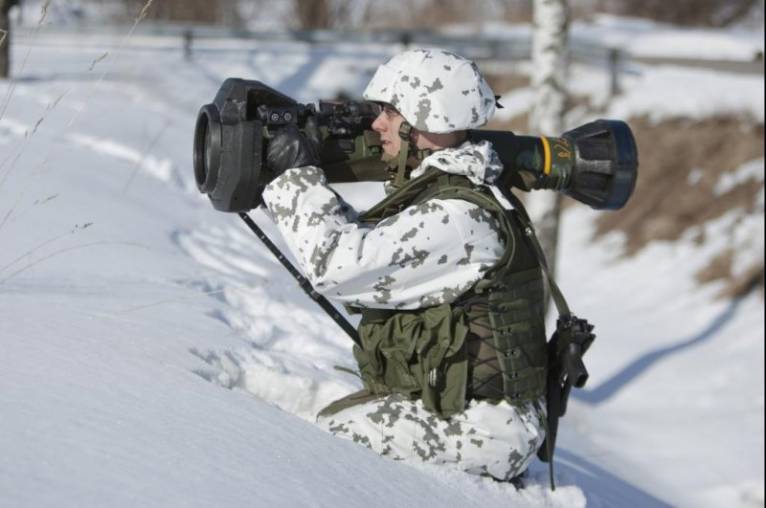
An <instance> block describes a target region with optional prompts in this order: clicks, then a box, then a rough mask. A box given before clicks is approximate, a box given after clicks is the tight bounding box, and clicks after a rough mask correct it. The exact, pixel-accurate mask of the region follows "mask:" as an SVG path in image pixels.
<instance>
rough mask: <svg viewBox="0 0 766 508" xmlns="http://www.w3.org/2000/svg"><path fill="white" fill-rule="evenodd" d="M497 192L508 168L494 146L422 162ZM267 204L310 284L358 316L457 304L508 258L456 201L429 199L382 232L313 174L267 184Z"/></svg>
mask: <svg viewBox="0 0 766 508" xmlns="http://www.w3.org/2000/svg"><path fill="white" fill-rule="evenodd" d="M429 166H431V167H436V168H438V169H440V170H442V171H445V172H448V173H452V174H460V175H465V176H467V177H468V178H469V179H470V180H471V181H472V182H473V183H476V184H479V185H487V186H491V185H492V184H493V183H494V181H495V179H496V178H497V176H498V175H499V174H500V172H501V171H502V165H501V163H500V161H499V159H498V157H497V154H496V153H495V151H494V150H493V149H492V146H491V144H489V143H487V142H481V143H478V144H472V143H470V142H466V143H464V144H463V145H461V146H459V147H456V148H447V149H443V150H440V151H438V152H435V153H433V154H432V155H430V156H428V157H426V158H425V159H424V160H423V162H422V163H421V165H420V166H419V167H418V168H416V169H415V170H414V171H413V172H412V175H411V177H412V178H415V177H417V176H419V175H421V174H422V173H423V172H424V171H425V170H426V168H427V167H429ZM263 200H264V202H265V204H266V207H267V208H268V211H269V212H270V214H271V217H272V218H273V220H274V222H275V223H276V225H277V227H278V229H279V231H280V233H281V234H282V236H283V237H284V239H285V241H286V242H287V245H288V247H289V249H290V251H291V253H292V254H293V256H294V257H295V258H296V260H297V261H298V264H299V265H300V267H301V268H302V270H303V272H304V273H305V275H306V277H307V278H308V279H309V280H310V282H311V284H312V285H313V286H314V288H316V290H317V291H319V292H320V293H322V294H324V295H325V296H326V297H328V298H332V299H334V300H337V301H339V302H342V303H345V304H349V305H352V306H355V307H372V308H385V309H416V308H420V307H427V306H431V305H439V304H442V303H451V302H452V301H454V300H455V299H456V298H457V297H458V296H460V295H461V294H462V293H464V292H465V291H467V290H468V289H470V288H471V286H473V284H474V283H476V282H477V281H478V280H479V279H481V278H482V276H483V275H484V274H485V273H486V272H487V270H489V269H490V268H491V267H492V266H493V265H494V264H495V263H496V262H497V261H498V260H499V259H500V257H501V256H502V255H503V250H504V248H505V246H504V244H503V242H502V240H501V238H500V235H499V225H498V223H497V221H496V219H495V218H494V217H492V215H491V214H489V213H488V212H487V211H485V210H482V209H481V208H479V207H477V206H476V205H474V204H471V203H468V202H467V201H463V200H458V199H447V200H443V199H431V200H428V201H426V202H424V203H421V204H420V205H413V206H410V207H407V208H405V209H404V210H402V211H401V212H400V213H398V214H396V215H393V216H391V217H388V218H386V219H384V220H382V221H381V222H379V223H378V224H375V225H369V224H363V223H360V222H358V221H357V216H358V212H356V211H355V210H353V209H352V208H351V207H350V206H349V205H348V204H347V203H345V202H344V201H343V199H342V198H341V197H340V196H338V195H337V194H336V193H335V192H334V191H333V190H332V189H331V188H330V187H329V186H328V184H327V181H326V179H325V175H324V172H323V171H322V170H321V169H320V168H318V167H315V166H306V167H303V168H294V169H290V170H288V171H286V172H285V173H283V174H282V175H280V176H279V177H277V178H276V179H275V180H274V181H273V182H271V183H270V184H269V185H268V186H266V189H265V190H264V193H263Z"/></svg>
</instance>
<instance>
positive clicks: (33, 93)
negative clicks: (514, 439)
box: [0, 33, 764, 507]
mask: <svg viewBox="0 0 766 508" xmlns="http://www.w3.org/2000/svg"><path fill="white" fill-rule="evenodd" d="M41 37H44V33H43V34H42V35H41ZM25 40H27V39H25ZM99 40H102V41H105V42H104V44H106V43H107V42H109V41H111V39H108V38H103V39H99V38H98V37H87V38H85V39H83V40H80V41H79V42H78V40H77V36H76V35H70V36H68V37H66V38H65V39H63V40H62V42H61V43H60V44H57V45H46V46H40V45H37V44H34V41H29V44H25V43H19V44H17V45H16V46H15V47H14V51H15V53H14V60H13V62H14V65H15V68H14V74H15V75H16V76H18V79H17V80H16V81H14V82H13V83H0V98H2V103H0V104H2V106H3V109H2V110H3V111H4V112H3V113H2V117H0V246H2V248H0V344H1V346H2V352H3V353H2V356H0V406H2V408H3V411H2V412H0V450H2V454H0V492H1V493H2V495H0V506H14V507H15V506H53V505H56V506H61V505H64V506H100V505H106V504H108V505H110V506H135V505H141V506H180V505H183V506H210V505H214V506H217V505H224V504H231V505H253V504H256V505H261V504H263V505H276V506H330V505H332V506H359V505H363V506H370V507H375V506H392V505H401V506H410V505H413V504H415V503H419V504H426V505H440V506H456V507H458V506H460V507H462V506H501V505H508V504H511V505H514V506H561V507H564V506H566V507H570V506H584V505H585V504H586V503H587V504H588V505H589V506H617V505H627V506H666V505H682V506H722V505H724V506H751V505H758V504H760V505H762V504H763V502H764V494H763V474H764V459H763V457H764V442H763V435H764V426H763V412H764V396H763V381H764V365H763V358H764V349H763V347H764V332H763V319H764V311H763V301H762V297H761V296H760V295H758V294H752V295H750V296H748V297H747V298H745V299H742V300H736V301H724V300H718V299H716V298H715V295H716V294H717V292H718V291H719V290H720V285H718V284H711V285H707V286H702V287H700V286H699V285H698V284H697V283H696V281H695V280H694V273H695V272H696V271H697V270H699V269H700V268H701V267H703V266H705V264H706V263H707V262H708V261H709V260H710V259H711V258H712V257H713V256H714V255H715V254H716V253H718V252H720V248H721V246H722V245H723V244H724V243H725V242H726V241H727V240H729V239H730V240H731V241H734V242H735V243H736V245H737V246H738V247H739V249H740V250H741V252H742V254H741V255H742V256H744V257H746V258H747V260H752V259H758V258H759V257H760V258H761V259H762V257H763V210H762V209H761V210H760V212H759V213H756V214H755V215H745V214H744V212H742V211H738V210H733V211H732V212H731V214H729V215H727V216H724V217H723V218H721V219H719V220H718V221H716V222H713V223H710V224H707V225H706V226H705V228H706V234H705V238H708V239H711V240H710V241H709V242H706V243H704V244H701V245H700V244H698V243H696V242H695V241H694V238H695V234H694V232H690V233H689V235H688V236H687V237H684V238H683V239H682V240H681V241H679V242H676V243H659V242H658V243H655V244H652V245H650V246H649V247H647V248H646V249H644V250H642V251H641V252H640V253H639V254H638V255H636V256H634V257H632V258H627V259H625V258H621V257H620V255H619V254H620V252H621V247H622V244H623V239H622V238H620V237H619V236H618V235H612V236H610V237H607V238H606V239H603V240H600V241H598V242H594V241H592V239H591V236H592V232H593V222H594V219H595V217H596V215H597V212H593V211H590V210H587V209H585V208H584V207H579V206H576V207H572V208H569V209H568V211H567V213H566V215H565V219H564V224H563V228H562V233H563V237H562V242H563V244H562V247H561V248H562V253H563V255H562V256H561V272H562V274H563V275H562V277H561V280H560V281H559V282H560V285H561V286H562V289H563V290H564V292H565V293H566V294H567V297H568V299H569V301H570V303H571V305H572V306H573V308H574V310H575V311H576V312H577V313H578V314H579V315H581V316H585V317H587V318H588V319H590V320H591V321H592V322H594V323H596V325H597V332H598V334H599V335H598V339H597V341H596V343H595V344H594V346H593V348H592V349H591V351H590V352H589V353H588V357H587V360H588V368H589V370H590V373H591V381H590V384H589V387H588V388H587V389H586V390H585V391H582V392H577V393H576V395H575V397H574V400H572V402H571V407H570V410H569V413H568V415H567V417H566V418H565V419H564V420H563V421H562V429H561V435H560V438H559V447H560V448H559V450H558V452H557V453H558V456H557V463H556V480H557V484H558V485H559V488H558V489H557V490H556V491H555V492H553V493H552V492H550V491H549V490H548V488H547V482H548V479H547V467H546V466H545V465H544V464H541V463H539V462H536V463H535V464H534V465H533V467H532V470H531V475H530V476H531V479H530V482H531V484H530V486H529V487H528V488H527V489H525V490H523V491H520V492H516V491H515V489H514V488H513V487H511V486H509V485H504V484H497V483H495V482H492V481H490V480H486V479H482V478H476V477H471V476H469V475H466V474H463V473H461V472H458V471H453V470H450V469H447V468H438V467H433V466H430V467H429V466H414V465H406V464H402V463H394V462H391V461H388V460H385V459H382V458H380V457H377V456H376V455H374V454H373V453H371V452H369V451H368V450H366V449H364V448H363V447H360V446H357V445H355V444H354V443H350V442H346V441H343V440H340V439H336V438H333V437H332V436H329V435H327V434H324V433H323V432H321V431H320V430H319V429H317V428H316V427H314V426H313V425H312V422H313V417H314V415H315V414H316V412H317V410H318V409H319V408H321V407H323V406H324V405H325V404H327V403H328V402H330V401H332V400H333V399H334V398H336V397H339V396H341V395H345V394H346V393H348V392H350V391H352V390H355V389H357V388H358V386H359V381H358V380H357V379H356V378H354V377H353V376H351V375H349V374H347V373H344V372H342V371H338V370H336V369H334V366H336V365H337V366H343V367H352V368H353V366H354V362H353V358H352V355H351V352H350V342H349V340H348V338H347V337H345V336H344V335H343V333H342V332H341V331H340V330H339V329H338V328H337V327H336V325H335V324H334V323H333V322H332V321H331V320H330V319H329V318H328V317H326V316H325V315H324V314H323V313H322V312H321V311H320V310H319V309H318V308H316V307H315V304H313V302H311V301H310V300H309V299H308V298H307V297H306V296H305V295H303V293H302V291H301V290H300V289H299V288H298V287H297V285H296V284H295V282H294V281H293V280H292V279H291V278H290V277H289V275H287V274H286V272H285V271H284V270H283V269H282V267H281V265H279V264H278V262H277V261H276V260H275V259H273V257H272V256H271V254H270V253H269V252H268V251H267V250H266V249H265V248H264V247H263V246H261V245H260V244H259V243H258V242H257V239H255V238H254V237H253V236H252V235H251V234H250V232H249V231H248V230H247V229H246V227H245V226H244V224H242V223H241V221H239V220H238V219H237V217H236V216H234V215H230V214H223V213H219V212H216V211H215V210H213V208H212V207H211V206H210V204H209V202H207V200H206V199H205V198H203V197H202V196H200V195H199V194H198V193H197V191H196V189H195V187H194V184H193V179H192V174H191V140H192V131H193V127H194V120H195V115H196V112H197V111H198V109H199V107H200V106H201V105H202V104H203V103H206V102H209V101H211V100H212V98H213V96H214V94H215V92H216V90H217V88H218V86H219V85H220V83H221V82H222V81H223V79H224V78H226V77H229V76H240V77H247V78H251V79H259V80H262V81H264V82H266V83H268V84H270V85H271V86H274V87H275V88H278V89H279V90H281V91H283V92H284V93H286V94H288V95H291V96H293V97H295V98H297V99H298V100H303V101H306V100H314V99H316V98H319V97H332V96H334V95H335V94H337V93H338V92H340V91H343V90H345V91H348V92H349V93H352V94H353V95H358V94H359V93H360V92H361V90H362V88H363V87H364V85H365V83H366V81H367V79H368V78H369V73H370V72H371V71H372V70H373V69H374V67H375V65H376V64H377V63H379V62H380V61H382V60H383V59H384V58H385V56H387V55H388V54H389V53H390V52H391V51H393V50H394V49H395V48H386V47H381V46H374V45H370V46H348V45H347V46H339V47H329V46H321V47H320V46H317V47H310V46H307V45H303V44H287V43H278V42H274V43H268V44H262V45H260V46H259V47H258V49H257V50H252V51H246V52H245V51H238V52H231V53H228V52H224V51H209V52H205V51H200V52H199V53H195V57H194V59H193V60H192V61H190V62H187V61H185V60H183V57H182V55H181V54H180V51H168V50H167V49H162V48H161V47H158V46H160V45H159V44H158V45H155V46H152V45H151V44H150V43H151V40H150V38H142V41H141V48H139V49H133V46H132V44H133V43H132V41H128V43H127V44H125V45H124V47H122V48H111V49H110V50H109V52H108V55H107V56H106V57H105V58H102V56H103V55H104V53H105V49H104V46H103V45H99ZM230 44H231V45H232V46H236V45H237V44H241V43H238V42H237V41H231V42H230ZM27 55H28V58H26V56H27ZM640 72H641V74H640V75H641V76H644V78H638V77H637V78H636V79H635V80H634V81H629V82H628V83H627V85H626V88H627V91H626V96H625V98H624V99H623V103H622V104H623V105H622V106H619V104H620V103H619V102H617V103H616V105H613V106H612V108H613V109H611V110H610V111H609V113H610V114H616V112H618V111H621V112H622V113H623V114H624V115H629V114H630V115H633V114H636V113H637V112H640V111H643V108H647V107H648V106H647V105H646V104H645V103H644V102H642V101H641V98H640V96H641V93H640V89H641V87H642V86H650V89H649V93H650V94H652V95H658V96H659V97H657V98H654V99H653V100H654V102H653V106H652V107H654V108H655V109H656V110H658V111H661V112H670V113H667V114H680V113H679V112H684V111H686V112H691V111H692V110H693V109H694V108H692V107H691V106H684V105H676V104H675V102H676V101H677V100H679V99H678V98H677V97H676V96H675V95H673V93H671V92H669V93H668V95H667V96H666V97H665V98H664V99H663V98H662V97H663V93H659V91H658V90H660V89H661V86H660V85H661V84H662V83H664V85H663V86H664V87H666V88H665V89H667V90H675V89H678V90H682V89H684V88H686V91H687V93H688V95H690V96H694V97H697V101H698V102H697V103H698V105H699V104H705V102H704V100H703V99H705V98H706V99H707V101H708V104H707V105H706V108H707V109H705V108H703V110H704V111H708V112H717V111H720V110H722V109H723V110H726V108H734V110H737V111H742V110H743V108H744V111H746V112H747V113H748V114H754V113H755V112H756V110H757V108H758V107H759V106H758V103H757V102H756V104H755V105H753V104H751V105H750V106H749V107H747V106H746V104H745V103H746V102H747V101H746V100H744V99H739V100H740V102H736V103H729V102H726V101H723V100H722V99H720V98H719V96H721V95H724V94H721V93H720V90H721V88H720V87H722V86H727V87H728V86H733V87H735V89H736V90H737V93H736V94H733V95H740V94H753V95H750V98H751V99H754V95H755V94H756V93H757V92H760V93H759V94H758V96H759V97H762V95H763V83H762V78H759V79H760V80H761V83H760V89H759V88H758V85H757V84H755V83H754V81H739V79H740V78H735V77H733V76H730V75H726V74H717V73H714V72H708V73H707V74H704V79H705V80H707V79H712V80H715V81H714V84H715V85H716V86H713V85H710V86H697V85H695V86H690V82H691V78H689V77H688V76H687V75H686V74H684V73H683V72H678V71H673V70H672V69H667V68H649V67H646V68H643V67H642V68H641V69H640ZM689 72H691V71H689ZM695 72H703V71H695ZM684 76H687V77H686V78H685V77H684ZM601 77H603V76H599V75H594V73H588V72H585V69H583V70H582V72H580V71H576V72H575V73H573V81H572V84H573V86H574V87H576V88H577V87H581V88H582V89H588V90H590V93H592V94H597V93H599V92H603V85H600V88H599V87H598V86H596V83H597V81H596V80H597V79H601ZM641 79H645V80H646V81H641ZM589 80H591V81H589ZM652 80H653V81H652ZM598 83H602V82H601V81H598ZM737 87H740V88H737ZM594 88H595V91H594V90H593V89H594ZM727 89H728V88H727ZM645 92H646V90H645ZM514 93H518V94H521V95H516V96H513V95H512V96H510V97H509V99H508V100H507V103H508V108H509V109H511V110H515V111H518V110H520V109H521V105H522V104H523V103H524V101H525V99H524V95H523V93H525V92H524V91H521V92H514ZM503 100H505V99H503ZM731 100H734V99H731ZM760 100H761V102H760V109H761V116H760V118H761V119H762V118H763V117H762V109H763V103H762V98H761V99H760ZM6 105H7V109H6V108H5V106H6ZM698 107H701V106H698ZM620 108H622V109H620ZM674 108H675V109H674ZM662 114H665V113H662ZM700 114H703V113H700ZM751 164H752V165H754V167H755V166H757V165H758V164H759V162H758V161H755V162H753V163H751ZM759 167H760V168H761V169H760V174H761V180H762V173H763V169H762V168H763V161H762V160H761V161H760V166H759ZM743 168H744V166H743ZM747 168H749V169H741V170H739V171H737V172H736V173H735V174H734V175H733V176H732V177H731V178H732V179H733V180H732V182H731V183H721V184H720V185H721V186H724V187H725V186H726V185H732V184H733V183H734V182H739V181H742V179H746V178H753V177H754V176H756V177H757V175H758V174H759V173H758V168H757V167H755V169H752V168H751V166H747ZM339 191H340V192H341V193H342V194H343V195H344V196H348V197H349V199H350V200H351V201H352V202H353V203H354V204H357V205H359V206H365V205H368V204H369V203H371V202H373V201H374V200H375V198H376V197H378V196H380V193H381V189H380V186H379V185H375V184H359V185H345V186H339ZM762 205H763V203H762V201H761V207H762ZM252 215H253V217H254V218H255V220H256V221H257V222H258V223H259V225H261V227H263V228H264V229H265V230H266V231H267V233H268V234H270V236H271V237H272V239H273V240H274V241H275V242H276V243H277V244H278V245H280V246H281V245H282V244H281V241H280V239H279V238H278V236H277V235H276V234H275V230H274V228H273V227H272V226H271V225H270V223H269V222H268V220H267V219H266V218H265V217H264V215H263V214H262V213H261V212H260V211H256V212H254V213H253V214H252Z"/></svg>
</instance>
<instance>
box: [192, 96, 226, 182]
mask: <svg viewBox="0 0 766 508" xmlns="http://www.w3.org/2000/svg"><path fill="white" fill-rule="evenodd" d="M220 165H221V122H220V117H219V115H218V110H217V109H216V107H215V105H213V104H206V105H205V106H202V108H201V109H200V111H199V114H198V115H197V125H196V126H195V128H194V178H195V180H196V181H197V188H198V189H199V191H200V192H201V193H203V194H208V193H210V192H211V191H212V190H213V189H214V188H215V183H216V181H217V180H218V171H219V169H220Z"/></svg>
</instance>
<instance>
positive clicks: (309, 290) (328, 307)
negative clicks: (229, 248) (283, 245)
mask: <svg viewBox="0 0 766 508" xmlns="http://www.w3.org/2000/svg"><path fill="white" fill-rule="evenodd" d="M239 216H240V217H241V218H242V220H243V221H245V224H247V225H248V227H249V228H250V229H251V230H252V231H253V233H255V236H257V237H258V238H259V239H260V240H261V241H262V242H263V244H264V245H265V246H266V247H267V248H268V249H269V250H270V251H271V253H272V254H274V256H276V258H277V259H278V260H279V262H280V263H282V266H284V267H285V268H286V269H287V271H288V272H290V275H292V276H293V277H294V278H295V280H297V281H298V284H299V285H300V287H301V289H303V291H305V292H306V294H307V295H309V297H310V298H311V299H312V300H314V301H315V302H316V303H318V304H319V306H320V307H322V310H324V311H325V312H326V313H327V315H329V316H330V317H331V318H332V319H333V321H335V322H336V323H338V326H340V327H341V328H343V331H344V332H346V333H347V334H348V336H349V337H351V340H353V341H354V342H355V343H356V344H357V345H358V346H359V347H362V343H361V342H360V340H359V334H358V333H357V331H356V329H355V328H354V327H353V326H352V325H351V323H349V322H348V321H347V320H346V318H344V317H343V316H342V315H341V314H340V313H339V312H338V310H337V309H336V308H335V307H333V306H332V304H331V303H330V302H329V301H328V300H327V298H325V297H324V296H322V295H320V294H319V293H317V292H316V290H315V289H314V287H313V286H312V285H311V283H310V282H309V281H308V280H307V279H306V277H304V276H303V275H301V273H300V272H299V271H298V269H297V268H295V267H294V266H293V264H292V263H290V261H289V260H288V259H287V258H286V257H285V256H284V254H282V251H280V250H279V248H278V247H277V246H276V245H274V243H273V242H272V241H271V240H270V239H269V237H268V236H266V233H264V232H263V230H262V229H261V228H260V227H258V224H256V223H255V221H253V219H252V218H251V217H250V216H249V215H248V214H247V213H245V212H240V213H239Z"/></svg>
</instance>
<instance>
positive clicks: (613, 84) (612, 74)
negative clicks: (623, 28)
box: [608, 48, 621, 99]
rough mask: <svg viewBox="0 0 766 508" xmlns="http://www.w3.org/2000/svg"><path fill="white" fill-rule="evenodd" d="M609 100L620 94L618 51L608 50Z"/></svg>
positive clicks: (619, 57)
mask: <svg viewBox="0 0 766 508" xmlns="http://www.w3.org/2000/svg"><path fill="white" fill-rule="evenodd" d="M608 58H609V99H614V98H615V97H616V96H617V95H618V94H619V93H620V60H621V55H620V50H619V49H617V48H609V56H608Z"/></svg>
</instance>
